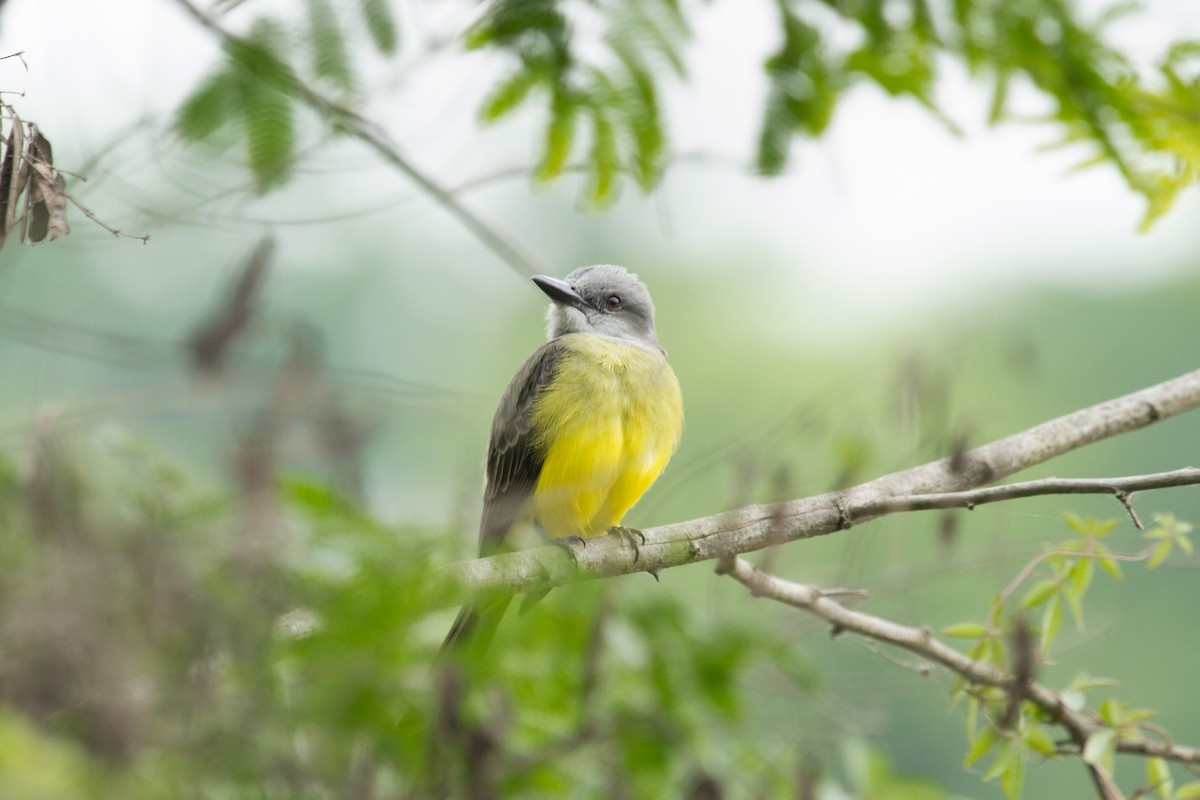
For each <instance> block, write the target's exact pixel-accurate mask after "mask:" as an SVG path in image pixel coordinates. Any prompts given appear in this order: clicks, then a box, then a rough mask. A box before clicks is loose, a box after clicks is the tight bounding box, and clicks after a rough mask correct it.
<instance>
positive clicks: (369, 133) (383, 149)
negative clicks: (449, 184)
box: [177, 0, 546, 276]
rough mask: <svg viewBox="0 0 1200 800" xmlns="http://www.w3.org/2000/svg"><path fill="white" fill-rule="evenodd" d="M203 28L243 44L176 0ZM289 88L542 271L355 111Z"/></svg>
mask: <svg viewBox="0 0 1200 800" xmlns="http://www.w3.org/2000/svg"><path fill="white" fill-rule="evenodd" d="M177 1H178V3H179V4H180V5H181V6H183V8H184V10H186V11H187V12H188V14H190V15H191V16H192V18H193V19H195V20H196V21H197V22H199V23H200V24H201V25H202V26H203V27H205V28H207V29H208V30H209V31H211V32H212V33H214V34H216V35H217V37H219V38H220V39H221V40H222V41H223V42H226V43H233V44H239V43H243V41H244V40H243V39H242V37H240V36H238V35H237V34H235V33H233V32H231V31H229V30H227V29H226V28H225V27H224V26H222V25H221V23H220V22H218V21H217V20H216V19H215V18H214V17H213V16H212V15H210V14H208V13H206V12H205V11H203V10H202V9H201V8H200V7H199V6H197V5H196V4H195V3H193V2H192V0H177ZM291 87H292V89H293V90H294V91H295V94H296V97H297V98H299V99H300V100H301V101H303V102H304V103H305V104H306V105H308V106H309V107H310V108H312V109H313V110H315V111H318V112H320V113H321V114H322V115H323V116H324V117H326V118H328V119H330V120H331V121H333V122H336V124H337V126H338V128H339V129H340V130H341V131H343V132H345V133H348V134H349V135H351V136H353V137H354V138H356V139H358V140H359V141H361V142H362V143H363V144H365V145H367V146H368V147H370V148H371V149H372V150H374V151H375V152H376V153H377V154H378V155H379V156H381V157H382V158H383V160H384V161H386V162H387V163H388V164H391V165H392V166H393V167H395V168H396V169H398V170H400V171H401V172H402V173H404V174H405V175H406V176H407V177H408V178H409V179H410V180H411V181H412V182H413V183H415V184H417V185H418V186H419V187H421V189H422V190H424V191H425V192H426V193H427V194H428V195H429V196H430V197H432V198H433V199H434V201H436V202H437V203H438V205H440V206H441V207H442V208H444V209H446V211H448V212H450V214H451V215H452V216H454V217H455V218H456V219H457V220H458V221H459V222H460V223H461V224H462V225H463V227H465V228H466V229H467V230H469V231H470V232H471V233H472V234H474V236H475V238H477V239H479V241H481V242H482V243H483V244H484V245H485V246H486V247H487V248H488V249H490V250H491V251H492V252H493V253H495V254H496V255H498V256H499V257H500V258H501V259H503V260H504V261H505V262H506V263H508V265H509V266H511V267H513V268H514V269H516V270H517V271H518V272H519V273H521V274H522V275H526V276H528V275H534V274H537V273H539V272H545V271H546V270H544V269H543V268H542V267H541V266H539V264H538V262H537V260H536V259H535V258H534V257H533V256H532V255H530V254H529V253H527V252H525V251H524V250H523V249H522V248H521V247H520V246H518V245H517V244H516V243H515V242H513V241H512V240H511V239H509V238H508V237H507V236H505V235H504V234H503V233H501V232H500V231H499V230H497V229H496V228H495V227H494V226H493V225H491V224H490V223H488V222H486V221H485V220H484V219H483V218H482V217H480V216H479V215H478V214H476V213H475V212H474V211H471V210H470V209H469V208H467V207H466V206H465V205H463V204H462V203H461V202H460V201H459V199H458V198H457V197H456V196H455V195H454V192H452V191H450V190H449V189H446V188H445V187H443V186H442V185H441V184H439V183H438V182H437V181H436V180H434V179H433V178H432V177H431V176H429V175H427V174H426V173H425V172H424V171H423V170H421V169H420V168H418V167H417V166H416V165H415V164H413V163H412V162H411V161H409V160H408V158H407V157H406V156H405V155H404V154H403V153H401V152H400V149H399V147H397V146H396V144H395V143H394V142H392V141H391V140H390V139H389V138H388V135H387V133H386V132H385V131H384V130H383V128H381V127H380V126H379V125H378V124H376V123H374V122H372V121H370V120H368V119H367V118H366V117H363V116H362V115H361V114H359V113H358V112H357V111H355V110H354V109H352V108H350V107H349V106H347V105H345V104H344V103H341V102H340V101H338V100H335V99H333V98H331V97H327V96H326V95H324V94H322V93H320V92H318V91H317V90H316V89H314V88H312V87H311V86H309V85H308V84H306V83H305V82H304V81H302V80H300V78H299V77H298V76H297V75H295V74H294V73H293V74H292V75H291Z"/></svg>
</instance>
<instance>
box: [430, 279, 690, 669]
mask: <svg viewBox="0 0 1200 800" xmlns="http://www.w3.org/2000/svg"><path fill="white" fill-rule="evenodd" d="M532 281H533V283H534V284H535V285H537V287H538V288H539V289H541V290H542V291H543V292H544V293H545V294H546V295H547V296H548V297H549V298H550V305H549V307H548V309H547V312H546V321H547V325H546V329H547V330H546V333H547V341H546V343H545V344H543V345H541V346H540V347H539V348H537V349H536V350H534V351H533V353H532V354H531V355H530V356H529V357H528V358H527V359H525V362H524V363H523V364H521V366H520V368H519V369H518V370H517V372H516V374H515V375H514V376H513V378H512V380H511V381H509V384H508V386H507V388H505V390H504V393H503V395H502V396H501V398H500V403H499V405H498V406H497V408H496V413H495V417H494V418H493V420H492V428H491V435H490V437H489V439H488V446H487V458H486V462H485V478H486V480H485V486H484V498H483V512H482V514H481V517H480V524H479V555H480V557H485V556H490V555H494V554H496V553H498V552H501V551H502V550H503V549H504V545H505V541H506V539H507V538H508V535H509V533H510V531H511V530H512V529H513V527H514V526H516V525H518V524H523V523H525V522H532V524H533V526H534V527H535V528H536V529H537V531H538V532H539V533H541V534H542V536H543V537H545V538H546V539H548V540H550V541H551V542H557V543H569V542H575V541H579V540H583V541H584V542H586V540H587V539H590V538H593V537H597V536H603V535H605V534H607V533H608V532H609V531H610V530H613V529H617V530H624V529H621V528H620V525H621V521H622V519H623V518H624V517H625V514H626V513H627V512H628V511H629V509H630V508H632V507H633V505H634V504H635V503H637V501H638V500H639V499H640V498H641V497H642V495H643V494H644V493H645V492H646V490H647V489H649V488H650V485H651V484H652V483H654V481H655V480H656V479H657V478H658V476H659V475H660V474H661V473H662V471H663V469H664V468H665V467H666V465H667V462H668V461H669V460H670V458H671V456H672V454H674V452H675V450H676V448H677V447H678V445H679V440H680V437H681V435H682V433H683V396H682V393H681V391H680V388H679V381H678V379H677V378H676V377H675V373H674V371H673V370H672V369H671V365H670V364H669V363H668V362H667V352H666V350H664V349H663V347H662V345H660V344H659V342H658V335H657V333H656V331H655V327H654V303H653V302H652V301H651V299H650V291H649V290H648V289H647V288H646V285H645V284H644V283H642V281H641V279H639V278H638V276H637V275H635V274H633V273H632V272H630V271H628V270H627V269H625V268H624V267H620V266H616V265H614V264H596V265H592V266H586V267H580V268H579V269H576V270H574V271H573V272H571V273H570V274H568V275H567V276H566V277H565V278H563V279H559V278H554V277H550V276H547V275H534V276H533V277H532ZM510 600H511V596H505V597H493V598H488V599H484V600H480V601H477V602H476V603H471V604H468V605H466V606H464V607H463V609H462V610H461V611H460V612H459V615H458V618H457V619H456V620H455V622H454V625H453V626H452V627H451V628H450V631H449V633H448V634H447V636H446V639H445V641H444V643H443V645H442V651H443V652H446V651H456V650H458V651H461V650H466V651H473V652H482V651H483V650H485V649H486V648H487V647H488V645H489V643H490V641H491V639H492V637H493V636H494V634H495V630H496V626H497V625H498V624H499V622H500V618H501V617H502V616H503V614H504V611H505V609H506V608H507V606H508V603H509V601H510Z"/></svg>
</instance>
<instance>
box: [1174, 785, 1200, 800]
mask: <svg viewBox="0 0 1200 800" xmlns="http://www.w3.org/2000/svg"><path fill="white" fill-rule="evenodd" d="M1171 800H1200V781H1193V782H1191V783H1185V784H1184V785H1183V786H1180V787H1179V789H1178V790H1176V792H1175V796H1174V797H1173V798H1172V799H1171Z"/></svg>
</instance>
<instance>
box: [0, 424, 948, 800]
mask: <svg viewBox="0 0 1200 800" xmlns="http://www.w3.org/2000/svg"><path fill="white" fill-rule="evenodd" d="M24 458H25V460H26V462H27V463H26V464H25V466H24V467H23V468H18V467H17V466H16V465H15V464H14V462H13V461H12V460H11V459H9V458H5V459H4V460H0V500H2V505H0V508H2V509H3V514H4V516H3V520H2V521H0V525H2V530H0V543H2V546H3V548H4V552H3V558H0V631H2V632H3V641H4V642H5V647H4V649H3V652H2V653H0V699H2V701H3V706H4V708H5V711H4V712H3V713H2V714H0V744H3V747H0V795H3V796H4V797H21V798H24V799H26V800H41V799H42V798H45V799H46V800H50V799H51V798H54V799H58V798H74V797H81V798H86V797H118V796H119V797H123V798H158V797H197V798H209V797H212V798H218V797H219V798H230V797H233V798H236V797H247V798H248V797H256V798H258V797H287V798H327V797H359V798H370V797H392V796H420V797H426V796H428V797H495V796H522V797H523V796H545V795H552V796H564V795H567V794H569V795H570V796H572V797H661V796H664V795H676V796H678V795H679V794H680V792H681V791H682V787H689V786H690V787H692V790H691V794H690V795H687V792H684V794H685V795H687V796H695V797H703V796H715V795H711V794H703V793H702V792H703V791H714V792H718V793H719V795H720V796H731V797H739V796H746V797H749V796H752V795H756V796H763V795H764V794H765V795H766V796H782V795H785V794H793V793H795V792H796V791H797V782H798V781H800V782H802V783H804V784H805V785H807V786H809V788H814V787H825V789H823V791H833V788H832V787H834V786H836V781H837V780H838V778H837V777H836V776H835V775H833V774H823V772H822V770H821V769H820V767H819V764H820V761H819V760H818V758H817V757H816V755H815V754H813V753H805V752H801V751H797V750H795V749H794V748H788V747H782V748H781V747H779V746H778V743H777V742H774V741H772V740H771V739H770V737H766V738H764V737H763V735H762V734H761V733H756V732H754V731H751V730H748V729H747V728H746V726H745V725H744V721H745V709H744V707H743V698H744V697H745V695H746V689H747V685H748V683H749V682H751V681H760V680H763V679H765V678H766V676H767V675H769V674H775V675H778V676H780V678H782V679H783V680H784V681H786V682H787V683H788V684H790V686H791V691H792V692H797V693H801V694H803V693H804V692H806V691H807V690H809V689H811V688H812V687H813V686H814V681H815V680H816V678H815V676H814V674H813V671H812V669H811V667H810V666H809V665H808V664H807V663H806V661H805V660H804V658H803V657H802V656H801V655H800V653H799V650H798V648H797V647H796V644H795V643H794V642H791V641H788V640H782V639H779V638H778V637H777V636H775V635H774V633H773V632H772V631H771V630H770V629H769V628H768V627H767V626H765V625H743V624H733V623H731V622H722V623H718V624H716V625H705V624H702V623H700V622H699V621H698V620H697V619H696V618H695V617H694V616H693V615H691V614H689V613H688V611H687V610H686V608H685V607H683V606H682V605H681V603H680V601H679V600H678V599H677V598H674V597H672V596H671V595H669V594H666V593H658V594H656V595H654V596H653V599H647V596H646V595H641V596H636V595H635V596H634V597H633V598H632V599H629V600H627V599H624V598H621V597H620V596H619V595H617V594H616V593H613V592H610V591H609V583H608V582H602V583H596V584H591V585H586V586H578V587H571V588H569V589H563V590H559V591H558V592H555V593H552V595H551V596H550V597H549V598H548V599H546V600H545V601H543V602H542V603H540V604H538V605H536V606H535V607H534V608H533V610H532V611H530V612H528V613H525V614H522V615H521V616H516V615H513V616H512V617H510V618H509V620H508V621H507V622H506V630H505V636H504V637H502V640H501V641H498V642H497V643H496V644H495V645H494V647H493V649H492V650H491V651H490V652H489V653H488V654H487V656H486V659H485V660H484V661H483V662H481V663H473V664H464V665H458V666H457V667H455V666H452V665H446V664H442V665H440V666H437V665H436V662H434V661H433V659H432V656H433V651H434V648H435V643H436V641H437V640H438V639H439V638H440V635H441V629H440V626H438V628H437V629H436V630H433V629H430V628H429V626H427V625H425V624H424V623H425V621H426V618H427V616H428V613H429V609H430V607H431V606H436V605H437V604H438V603H439V602H440V601H439V600H438V598H439V597H442V596H443V595H442V594H441V592H440V590H439V587H437V586H435V585H433V584H431V583H430V574H431V572H432V570H431V568H430V567H431V564H433V563H434V561H435V559H444V557H445V552H444V551H445V548H446V543H447V542H448V541H451V538H452V537H449V536H447V535H446V533H445V532H444V531H439V530H421V529H416V528H401V529H394V528H389V527H387V526H383V525H381V524H380V523H378V522H377V521H375V520H373V519H372V518H370V517H369V516H367V515H365V514H364V513H363V512H362V511H361V510H360V509H358V508H357V507H356V506H355V505H354V504H352V503H350V502H349V501H347V500H346V499H345V498H343V497H341V496H339V495H337V494H335V493H333V492H331V491H330V490H329V489H327V488H326V487H324V486H323V485H321V484H318V483H315V482H313V481H312V480H310V479H302V478H299V477H291V478H281V479H280V481H279V482H278V483H277V485H276V487H275V489H274V490H273V492H272V497H271V501H272V504H273V505H274V506H275V507H276V510H277V511H278V513H279V514H280V515H281V516H282V517H283V518H284V519H285V520H286V526H285V527H286V531H287V538H286V540H282V541H280V540H277V539H275V538H274V535H273V534H272V533H271V532H270V531H269V529H267V528H263V527H258V526H257V525H258V524H259V523H261V516H259V515H258V514H256V513H254V512H253V511H252V507H253V505H254V502H253V500H252V499H251V498H248V497H242V498H241V499H239V498H238V497H236V496H229V495H227V494H226V493H224V492H222V491H219V490H203V489H199V488H197V486H196V483H195V481H194V479H192V478H190V477H189V476H188V475H187V473H186V472H185V471H184V470H183V469H181V468H180V467H179V466H178V465H176V464H173V463H170V462H167V461H165V460H163V459H162V458H161V457H160V456H158V455H157V454H156V453H155V452H154V451H153V450H152V449H149V448H147V447H145V446H144V445H142V444H141V443H139V442H138V441H137V440H134V439H132V438H130V437H128V436H127V435H124V434H121V433H118V432H114V431H111V430H110V431H108V432H107V433H106V434H105V435H103V436H97V437H91V438H90V439H89V440H87V441H84V442H79V441H74V442H70V443H68V440H67V439H66V438H65V437H62V436H59V435H56V434H54V433H52V432H46V433H45V434H44V435H43V436H41V437H39V438H38V440H37V441H36V442H34V443H33V444H32V446H31V449H30V451H29V452H28V453H26V454H24ZM264 538H266V539H267V541H266V542H264V541H262V539H264ZM264 545H266V546H264ZM643 579H644V580H648V578H644V577H643ZM460 668H461V670H460ZM789 702H790V701H789ZM831 744H832V743H831ZM856 752H858V758H859V759H860V760H863V763H862V764H859V765H858V766H857V767H855V766H853V765H850V766H848V767H847V769H846V773H847V775H848V776H849V777H848V778H847V780H849V781H851V782H852V783H856V784H860V785H862V786H864V787H870V791H869V792H868V793H867V794H864V795H863V796H879V797H883V796H887V797H914V798H916V797H936V796H940V795H937V794H931V793H930V792H929V791H928V790H924V789H922V790H921V791H920V792H918V791H916V789H915V788H913V787H917V786H922V785H923V784H920V783H914V782H911V781H910V780H909V779H906V778H904V777H903V776H899V775H897V774H895V773H894V772H893V771H892V770H891V769H890V767H889V766H887V764H886V760H885V759H883V757H882V756H878V755H875V754H872V753H871V752H870V751H869V749H865V746H863V745H859V746H858V751H856ZM739 786H742V787H752V790H744V789H738V788H737V787H739ZM889 787H892V788H894V789H895V791H896V792H897V793H894V794H893V793H889ZM822 796H825V795H822ZM829 796H832V795H829Z"/></svg>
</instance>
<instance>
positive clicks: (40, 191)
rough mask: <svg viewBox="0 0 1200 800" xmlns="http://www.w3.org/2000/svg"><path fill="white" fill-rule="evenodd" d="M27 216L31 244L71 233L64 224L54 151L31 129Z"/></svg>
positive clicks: (63, 196) (61, 187) (63, 198)
mask: <svg viewBox="0 0 1200 800" xmlns="http://www.w3.org/2000/svg"><path fill="white" fill-rule="evenodd" d="M28 161H29V167H30V170H31V172H30V186H29V191H30V196H31V197H30V200H31V205H30V219H29V240H30V241H31V242H34V243H35V244H36V243H38V242H41V241H43V240H45V239H46V237H47V236H49V237H50V240H51V241H54V240H55V239H57V238H59V237H61V236H66V235H67V234H68V233H70V232H71V226H70V225H68V224H67V183H66V181H65V180H63V176H62V173H61V172H59V171H58V170H56V169H55V168H54V151H53V149H52V148H51V147H50V140H49V139H47V138H46V137H45V136H43V135H42V132H41V131H39V130H37V129H36V128H34V131H33V140H32V142H31V143H30V153H29V159H28Z"/></svg>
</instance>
